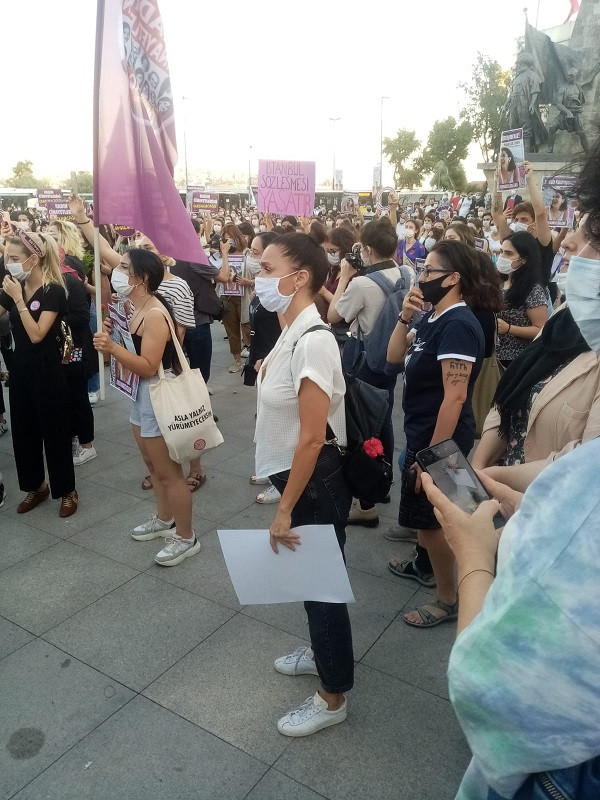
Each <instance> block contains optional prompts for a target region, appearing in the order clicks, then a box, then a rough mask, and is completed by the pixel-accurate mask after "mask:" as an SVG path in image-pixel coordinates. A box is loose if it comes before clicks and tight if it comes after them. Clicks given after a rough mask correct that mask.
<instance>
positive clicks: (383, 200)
mask: <svg viewBox="0 0 600 800" xmlns="http://www.w3.org/2000/svg"><path fill="white" fill-rule="evenodd" d="M393 191H394V189H393V188H392V187H391V186H386V187H385V188H384V189H382V190H381V191H380V192H379V198H378V199H377V202H376V204H375V207H376V208H378V209H379V210H380V211H388V210H389V207H390V203H389V197H390V192H393Z"/></svg>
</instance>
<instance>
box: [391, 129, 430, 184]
mask: <svg viewBox="0 0 600 800" xmlns="http://www.w3.org/2000/svg"><path fill="white" fill-rule="evenodd" d="M420 146H421V142H420V141H419V140H418V139H417V137H416V136H415V132H414V131H407V130H405V129H404V128H400V129H399V130H398V132H397V133H396V136H395V137H394V138H393V139H390V138H389V137H387V136H386V138H385V139H384V140H383V152H384V154H385V155H386V156H387V160H388V162H389V163H390V164H391V165H392V166H393V167H394V186H395V187H396V189H412V188H413V187H414V186H415V184H420V182H421V173H420V172H419V170H418V169H416V168H415V166H414V165H413V166H412V167H411V168H409V167H407V166H406V164H405V162H406V161H408V159H409V158H410V157H411V155H412V154H413V153H414V152H415V150H418V148H419V147H420Z"/></svg>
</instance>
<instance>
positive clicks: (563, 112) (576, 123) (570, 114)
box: [548, 67, 589, 153]
mask: <svg viewBox="0 0 600 800" xmlns="http://www.w3.org/2000/svg"><path fill="white" fill-rule="evenodd" d="M578 76H579V72H578V70H577V69H576V68H575V67H572V68H571V69H570V70H569V71H568V72H567V81H566V83H563V85H562V86H561V87H560V88H559V90H558V93H557V96H556V107H557V108H558V110H559V111H560V114H559V115H558V117H557V118H556V119H555V120H554V122H553V123H552V124H551V125H550V127H549V128H548V152H549V153H552V152H553V151H554V140H555V139H556V132H557V131H568V132H569V133H576V134H577V136H579V141H580V142H581V146H582V147H583V149H584V151H585V152H586V153H587V152H588V150H589V146H588V140H587V136H586V135H585V131H584V130H583V125H582V124H581V112H582V111H583V106H584V103H585V98H584V96H583V92H582V90H581V87H580V86H579V84H578V83H577V78H578Z"/></svg>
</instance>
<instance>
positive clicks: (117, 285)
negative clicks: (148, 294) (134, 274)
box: [110, 269, 133, 298]
mask: <svg viewBox="0 0 600 800" xmlns="http://www.w3.org/2000/svg"><path fill="white" fill-rule="evenodd" d="M110 282H111V283H112V287H113V289H114V290H115V292H116V293H117V294H118V295H119V297H122V298H125V297H127V295H128V294H129V293H130V292H131V290H132V289H133V286H130V285H129V278H128V277H127V275H126V274H125V273H124V272H121V270H120V269H114V270H113V271H112V275H111V276H110Z"/></svg>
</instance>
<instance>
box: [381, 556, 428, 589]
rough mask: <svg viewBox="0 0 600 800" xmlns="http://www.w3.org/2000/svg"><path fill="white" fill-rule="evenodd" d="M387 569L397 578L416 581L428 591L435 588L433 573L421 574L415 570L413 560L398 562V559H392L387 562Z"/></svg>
mask: <svg viewBox="0 0 600 800" xmlns="http://www.w3.org/2000/svg"><path fill="white" fill-rule="evenodd" d="M388 569H389V571H390V572H391V573H392V574H393V575H395V576H396V577H397V578H408V579H409V580H411V581H417V583H420V584H421V586H426V587H427V588H428V589H434V588H435V585H436V583H435V576H434V574H433V572H421V570H420V569H417V566H416V564H415V559H414V558H413V559H412V560H410V561H398V559H396V558H393V559H392V560H391V561H388Z"/></svg>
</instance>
